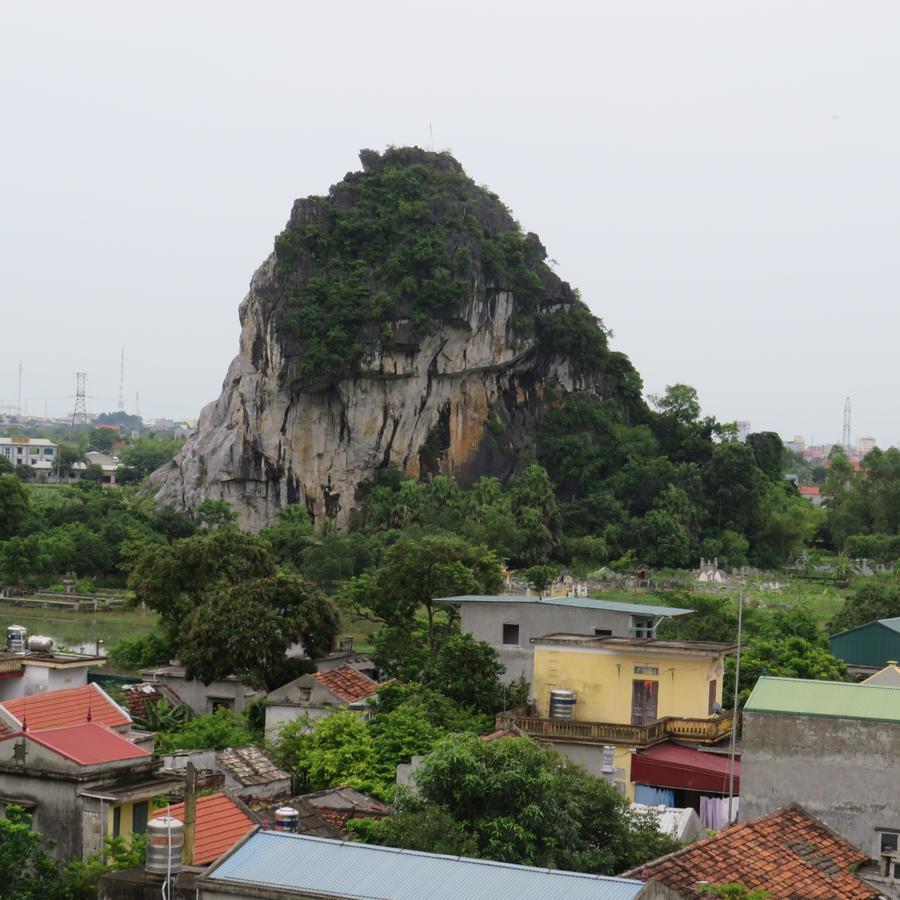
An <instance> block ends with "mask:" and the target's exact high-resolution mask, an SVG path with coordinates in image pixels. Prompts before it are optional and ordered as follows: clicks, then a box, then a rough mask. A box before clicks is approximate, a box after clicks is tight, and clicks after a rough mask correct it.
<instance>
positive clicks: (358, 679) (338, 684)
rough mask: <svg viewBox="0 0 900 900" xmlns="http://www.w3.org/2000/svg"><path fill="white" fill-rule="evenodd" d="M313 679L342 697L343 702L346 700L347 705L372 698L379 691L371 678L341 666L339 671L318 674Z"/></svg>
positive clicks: (348, 667)
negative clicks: (364, 698)
mask: <svg viewBox="0 0 900 900" xmlns="http://www.w3.org/2000/svg"><path fill="white" fill-rule="evenodd" d="M313 678H315V679H316V681H318V682H320V683H321V684H324V685H325V687H327V688H328V690H330V691H331V692H332V693H333V694H336V695H337V696H338V697H340V698H341V700H346V701H347V703H355V702H356V701H357V700H362V699H363V697H370V696H371V695H372V694H374V693H375V691H376V690H378V684H377V682H375V681H372V679H371V678H368V677H367V676H366V675H363V673H362V672H357V671H356V669H351V668H350V666H341V667H340V668H339V669H328V670H327V671H325V672H316V674H315V675H313Z"/></svg>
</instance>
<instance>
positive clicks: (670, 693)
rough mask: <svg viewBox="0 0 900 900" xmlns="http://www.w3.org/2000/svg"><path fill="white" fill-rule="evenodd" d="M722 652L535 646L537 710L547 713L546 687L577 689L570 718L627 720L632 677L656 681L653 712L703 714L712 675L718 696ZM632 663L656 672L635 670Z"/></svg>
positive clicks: (629, 720) (719, 698)
mask: <svg viewBox="0 0 900 900" xmlns="http://www.w3.org/2000/svg"><path fill="white" fill-rule="evenodd" d="M723 659H724V656H715V655H711V656H709V657H697V656H687V655H679V654H678V653H677V652H671V653H665V654H664V653H646V654H643V653H641V650H640V648H634V649H633V650H631V649H624V648H623V649H618V650H617V649H613V648H608V649H604V648H600V647H598V648H589V647H577V646H576V647H564V646H559V645H553V644H543V645H541V644H538V645H536V647H535V658H534V681H533V687H532V689H533V691H534V696H535V702H536V705H537V714H538V715H539V716H544V717H546V716H549V715H550V691H551V690H552V689H553V688H567V689H569V690H573V691H575V692H576V693H577V700H576V703H575V712H574V718H575V719H577V720H581V721H590V722H615V723H617V724H622V725H628V724H630V723H631V699H632V682H633V681H635V680H648V681H655V682H658V684H659V688H658V701H657V716H658V717H659V718H660V719H662V718H664V717H665V716H685V717H690V718H695V717H696V718H705V717H707V716H708V715H709V683H710V681H713V680H715V681H716V699H717V700H718V701H719V702H720V703H721V701H722V669H723ZM635 667H640V668H646V669H656V670H657V674H647V673H638V672H635Z"/></svg>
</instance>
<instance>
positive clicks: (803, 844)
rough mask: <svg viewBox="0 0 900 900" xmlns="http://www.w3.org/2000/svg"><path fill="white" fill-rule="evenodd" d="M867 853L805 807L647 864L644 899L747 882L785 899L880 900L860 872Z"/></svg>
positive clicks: (640, 873) (667, 899) (639, 871)
mask: <svg viewBox="0 0 900 900" xmlns="http://www.w3.org/2000/svg"><path fill="white" fill-rule="evenodd" d="M866 861H867V857H866V854H865V853H861V852H860V851H859V850H858V849H857V848H856V847H853V846H852V845H851V844H849V843H848V842H847V841H846V840H844V839H843V838H842V837H840V836H839V835H837V834H835V833H834V832H832V831H830V830H829V829H828V828H826V827H825V826H824V825H823V824H822V823H821V822H819V821H817V820H816V819H814V818H813V817H812V816H810V815H808V814H807V813H806V812H805V811H804V810H803V809H801V808H799V807H797V806H789V807H786V808H783V809H778V810H776V811H775V812H773V813H770V814H769V815H768V816H765V817H763V818H760V819H756V820H754V821H752V822H745V823H743V824H740V825H732V826H731V827H730V828H726V829H725V830H724V831H722V832H719V833H718V834H716V835H714V836H712V837H709V838H706V839H704V840H700V841H697V842H696V843H693V844H690V845H689V846H687V847H686V848H684V849H683V850H677V851H676V852H675V853H671V854H669V855H668V856H664V857H662V858H661V859H657V860H654V861H652V862H647V863H644V864H643V865H641V866H638V867H637V868H636V869H632V870H631V871H630V872H626V873H625V874H624V876H623V877H625V878H639V879H640V880H641V881H643V882H645V888H644V890H643V891H642V892H641V894H640V895H639V896H640V897H641V900H676V898H681V897H698V896H700V891H701V889H703V888H709V887H710V886H720V885H724V884H742V885H744V886H745V887H746V888H747V890H748V892H749V891H755V890H759V891H767V892H768V893H767V896H769V897H771V898H773V900H777V898H798V900H799V898H807V897H809V898H812V897H821V898H826V897H827V898H835V900H836V898H846V900H874V898H876V897H878V896H879V890H878V889H876V888H875V887H873V886H871V885H869V884H866V882H865V881H863V880H862V878H860V877H859V876H858V875H856V874H854V870H855V869H856V868H857V867H859V866H860V865H862V864H863V863H865V862H866Z"/></svg>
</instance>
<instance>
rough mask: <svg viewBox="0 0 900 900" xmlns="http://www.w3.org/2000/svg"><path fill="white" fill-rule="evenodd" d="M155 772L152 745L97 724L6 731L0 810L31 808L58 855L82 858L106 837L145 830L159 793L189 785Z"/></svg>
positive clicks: (34, 823) (34, 822)
mask: <svg viewBox="0 0 900 900" xmlns="http://www.w3.org/2000/svg"><path fill="white" fill-rule="evenodd" d="M155 769H156V764H155V762H154V760H153V757H152V756H151V755H150V753H149V752H148V751H147V750H145V749H143V748H141V747H139V746H137V745H136V744H135V743H133V742H132V741H129V740H128V739H127V738H125V737H124V736H122V735H121V734H119V733H117V732H116V731H113V730H112V729H111V728H109V727H107V726H106V725H101V724H99V723H98V722H83V723H82V724H78V725H67V726H63V727H56V728H45V729H42V730H34V731H32V730H28V731H15V732H11V733H9V734H4V735H0V815H3V814H4V812H5V810H6V807H7V806H9V805H10V804H15V805H17V806H22V807H24V808H25V809H26V810H27V811H29V812H30V814H31V827H32V828H33V829H34V830H35V831H37V832H39V833H40V834H41V835H42V836H43V837H45V838H47V839H49V840H51V841H52V842H53V844H54V853H55V854H56V855H57V857H58V858H59V859H61V860H69V859H81V858H84V857H87V856H88V855H90V854H91V853H96V852H98V851H99V850H100V849H101V847H102V846H103V839H104V838H105V837H107V836H110V837H115V836H118V835H129V834H132V833H137V834H140V833H143V831H144V830H145V828H146V825H147V821H148V818H149V816H150V806H151V802H152V800H153V798H154V797H159V796H161V795H166V794H169V793H172V792H176V791H178V790H180V789H181V788H182V786H183V779H179V778H175V777H172V776H159V775H157V774H156V771H155Z"/></svg>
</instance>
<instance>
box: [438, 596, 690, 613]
mask: <svg viewBox="0 0 900 900" xmlns="http://www.w3.org/2000/svg"><path fill="white" fill-rule="evenodd" d="M434 602H435V603H540V604H542V605H543V606H573V607H576V608H578V609H605V610H609V611H610V612H628V613H635V614H636V615H645V616H683V615H686V614H687V613H690V612H693V610H692V609H681V608H680V607H677V606H649V605H647V604H646V603H628V602H626V601H624V600H594V599H592V598H590V597H537V596H534V595H531V596H526V595H525V594H466V595H464V596H460V597H438V598H437V599H436V600H435V601H434Z"/></svg>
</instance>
